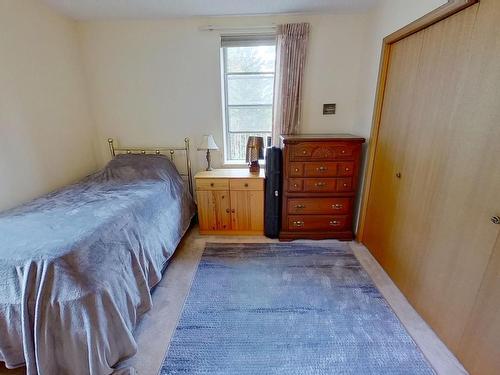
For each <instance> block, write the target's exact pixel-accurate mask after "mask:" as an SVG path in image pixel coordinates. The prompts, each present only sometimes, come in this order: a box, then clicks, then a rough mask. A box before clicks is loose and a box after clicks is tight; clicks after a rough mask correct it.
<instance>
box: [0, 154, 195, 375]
mask: <svg viewBox="0 0 500 375" xmlns="http://www.w3.org/2000/svg"><path fill="white" fill-rule="evenodd" d="M186 185H187V184H186V183H185V182H184V181H183V179H182V177H181V176H180V175H179V173H178V172H177V170H176V169H175V166H174V165H173V164H172V163H171V162H170V161H169V159H168V158H166V157H164V156H161V155H119V156H117V157H116V158H115V159H114V160H112V161H111V162H110V163H109V164H108V165H107V166H106V167H105V168H104V169H103V170H101V171H99V172H97V173H95V174H92V175H91V176H88V177H87V178H85V179H83V180H82V181H80V182H78V183H76V184H73V185H71V186H67V187H65V188H63V189H60V190H58V191H55V192H53V193H50V194H48V195H45V196H43V197H40V198H38V199H35V200H33V201H31V202H29V203H27V204H24V205H22V206H20V207H17V208H15V209H12V210H9V211H6V212H4V213H1V214H0V361H3V362H5V364H6V366H7V367H8V368H15V367H19V366H24V365H26V367H27V373H28V375H32V374H39V375H46V374H47V375H49V374H50V375H54V374H61V375H63V374H72V375H79V374H81V375H84V374H85V375H88V374H96V375H97V374H99V375H101V374H110V373H113V372H116V371H115V370H116V365H117V364H118V363H119V362H120V361H122V360H123V359H126V358H128V357H130V356H132V355H134V354H135V352H136V342H135V340H134V337H133V330H134V327H135V326H136V323H137V321H138V318H139V317H140V316H141V315H142V314H144V313H145V312H146V311H147V310H149V309H150V308H151V288H152V287H153V286H154V285H156V284H157V283H158V282H159V281H160V279H161V276H162V270H163V269H164V267H165V265H166V264H167V262H168V260H169V258H170V257H171V256H172V254H173V252H174V250H175V248H176V247H177V245H178V243H179V241H180V239H181V238H182V236H183V234H184V233H185V231H186V230H187V228H188V227H189V224H190V221H191V219H192V217H193V214H194V203H193V199H192V197H191V194H190V193H189V190H188V189H187V187H186ZM120 372H121V373H124V372H125V373H126V372H133V369H121V370H120Z"/></svg>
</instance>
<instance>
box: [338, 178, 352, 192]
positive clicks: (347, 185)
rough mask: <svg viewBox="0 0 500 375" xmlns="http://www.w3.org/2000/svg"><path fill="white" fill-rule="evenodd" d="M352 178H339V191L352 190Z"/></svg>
mask: <svg viewBox="0 0 500 375" xmlns="http://www.w3.org/2000/svg"><path fill="white" fill-rule="evenodd" d="M352 190H353V189H352V178H338V179H337V192H338V193H345V192H349V191H352Z"/></svg>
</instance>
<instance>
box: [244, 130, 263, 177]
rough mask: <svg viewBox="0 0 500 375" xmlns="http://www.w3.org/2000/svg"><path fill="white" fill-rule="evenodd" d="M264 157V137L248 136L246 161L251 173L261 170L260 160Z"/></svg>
mask: <svg viewBox="0 0 500 375" xmlns="http://www.w3.org/2000/svg"><path fill="white" fill-rule="evenodd" d="M261 159H264V138H262V137H254V136H250V137H248V141H247V154H246V161H247V163H248V167H249V169H250V172H251V173H258V172H259V171H260V165H259V160H261Z"/></svg>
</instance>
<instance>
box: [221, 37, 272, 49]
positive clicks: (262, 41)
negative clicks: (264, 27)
mask: <svg viewBox="0 0 500 375" xmlns="http://www.w3.org/2000/svg"><path fill="white" fill-rule="evenodd" d="M275 44H276V35H275V34H238V35H222V36H221V47H252V46H274V45H275Z"/></svg>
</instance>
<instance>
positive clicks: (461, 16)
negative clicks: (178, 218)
mask: <svg viewBox="0 0 500 375" xmlns="http://www.w3.org/2000/svg"><path fill="white" fill-rule="evenodd" d="M476 13H477V7H471V8H468V9H466V10H464V11H462V12H460V13H458V14H456V15H454V16H452V17H449V18H447V19H445V20H443V21H441V22H439V23H437V24H435V25H433V26H431V27H428V28H427V29H424V30H422V31H421V32H419V33H418V34H419V35H421V36H422V39H423V42H422V47H421V50H420V56H419V61H418V72H417V79H416V80H415V82H414V84H413V85H412V86H411V87H409V88H408V89H409V90H410V91H411V92H412V94H413V101H412V105H411V107H410V109H409V110H408V111H407V112H406V116H407V118H408V125H407V131H406V132H405V137H402V138H400V139H399V142H401V143H402V144H403V145H404V154H405V156H404V159H403V162H402V165H401V167H400V168H401V175H402V177H401V178H400V179H399V180H398V184H399V194H400V196H399V205H398V211H399V215H398V222H397V224H396V225H395V233H394V234H393V235H394V237H395V238H396V239H397V241H396V246H397V251H395V252H394V253H393V254H392V257H393V259H392V262H393V264H394V265H395V266H394V268H395V270H394V271H393V272H392V274H393V278H394V280H395V281H396V283H397V284H398V286H399V288H400V289H401V290H402V291H403V292H404V293H405V295H406V296H407V298H409V299H410V300H411V301H412V302H413V304H414V305H415V304H416V303H417V297H418V292H419V290H420V283H424V284H425V283H427V282H428V281H429V280H432V282H433V283H434V282H436V279H435V277H434V276H437V275H434V276H433V277H431V278H430V279H425V280H421V279H420V278H419V272H420V268H421V262H422V261H423V260H424V257H425V253H426V249H427V248H428V247H429V245H428V234H429V232H431V231H432V225H433V224H432V217H433V215H434V212H435V209H436V205H438V204H439V201H440V200H442V198H443V197H442V196H441V195H440V193H442V192H441V191H440V187H441V186H443V185H446V184H447V178H448V177H447V176H446V163H447V161H448V159H449V157H450V154H452V153H453V152H454V150H452V149H450V148H451V146H452V144H451V142H450V133H451V132H453V131H454V128H455V127H456V125H457V124H456V123H455V122H454V121H453V118H452V114H453V112H455V111H456V110H457V109H458V108H457V106H458V105H459V99H458V96H457V93H458V92H459V91H460V89H461V87H462V85H463V81H464V78H465V74H466V73H467V65H468V61H469V52H470V39H471V34H472V30H473V26H474V21H475V18H476ZM402 80H405V79H404V78H402ZM384 125H385V124H384ZM458 214H459V213H457V215H458Z"/></svg>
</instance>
